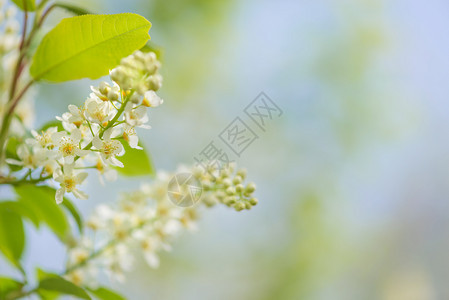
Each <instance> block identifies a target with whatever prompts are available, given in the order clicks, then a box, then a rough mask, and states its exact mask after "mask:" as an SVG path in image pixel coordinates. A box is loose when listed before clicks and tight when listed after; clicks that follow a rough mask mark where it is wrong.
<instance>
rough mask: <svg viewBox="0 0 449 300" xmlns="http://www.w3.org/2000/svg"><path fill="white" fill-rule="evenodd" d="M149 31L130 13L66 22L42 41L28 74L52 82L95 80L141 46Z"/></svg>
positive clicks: (139, 19)
mask: <svg viewBox="0 0 449 300" xmlns="http://www.w3.org/2000/svg"><path fill="white" fill-rule="evenodd" d="M150 27H151V23H150V22H149V21H148V20H146V19H145V18H144V17H142V16H139V15H137V14H132V13H124V14H116V15H83V16H77V17H72V18H66V19H64V20H62V21H61V22H60V23H59V24H58V25H56V27H55V28H53V29H52V30H51V31H50V32H49V33H47V35H46V36H45V37H44V38H43V40H42V42H41V44H40V45H39V47H38V49H37V50H36V53H35V55H34V57H33V62H32V64H31V68H30V73H31V75H32V76H33V77H34V78H35V79H46V80H49V81H53V82H62V81H67V80H75V79H81V78H85V77H89V78H91V79H96V78H99V77H101V76H103V75H106V74H108V72H109V70H110V69H112V68H113V67H115V66H117V65H118V64H119V62H120V59H121V58H123V57H125V56H127V55H130V54H132V53H133V52H134V51H135V50H138V49H140V48H141V47H142V46H143V45H145V43H146V42H147V41H148V40H149V38H150V36H149V35H148V30H149V29H150Z"/></svg>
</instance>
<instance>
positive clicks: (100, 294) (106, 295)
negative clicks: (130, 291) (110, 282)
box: [89, 287, 125, 300]
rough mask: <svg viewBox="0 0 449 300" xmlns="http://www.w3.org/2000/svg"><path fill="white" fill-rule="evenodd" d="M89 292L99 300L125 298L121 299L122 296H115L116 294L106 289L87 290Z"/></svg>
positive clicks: (119, 299)
mask: <svg viewBox="0 0 449 300" xmlns="http://www.w3.org/2000/svg"><path fill="white" fill-rule="evenodd" d="M89 292H90V293H91V294H93V295H94V296H95V298H97V299H99V300H125V297H123V296H122V295H120V294H117V293H116V292H114V291H111V290H110V289H107V288H105V287H99V288H97V289H89Z"/></svg>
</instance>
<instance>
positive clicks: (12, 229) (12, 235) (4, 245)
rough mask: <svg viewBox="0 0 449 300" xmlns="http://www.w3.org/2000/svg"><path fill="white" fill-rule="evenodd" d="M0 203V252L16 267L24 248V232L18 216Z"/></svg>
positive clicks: (18, 264)
mask: <svg viewBox="0 0 449 300" xmlns="http://www.w3.org/2000/svg"><path fill="white" fill-rule="evenodd" d="M2 203H3V202H1V203H0V251H1V252H2V253H3V254H4V255H5V257H6V258H7V259H8V260H9V261H10V262H11V263H12V264H13V265H15V266H16V267H19V269H20V268H21V267H20V263H19V260H20V258H21V257H22V253H23V249H24V248H25V232H24V229H23V222H22V218H21V217H20V215H19V214H18V213H17V212H16V211H15V210H13V209H11V208H10V207H8V205H1V204H2Z"/></svg>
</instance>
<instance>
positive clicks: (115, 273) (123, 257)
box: [105, 244, 133, 282]
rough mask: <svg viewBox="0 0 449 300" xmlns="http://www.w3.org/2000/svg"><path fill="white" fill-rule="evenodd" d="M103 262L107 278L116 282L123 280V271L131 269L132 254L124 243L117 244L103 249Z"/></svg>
mask: <svg viewBox="0 0 449 300" xmlns="http://www.w3.org/2000/svg"><path fill="white" fill-rule="evenodd" d="M105 263H106V267H107V269H106V273H107V275H108V276H109V278H110V279H111V280H117V281H118V282H124V281H125V275H124V272H126V271H129V270H130V269H131V267H132V263H133V256H132V254H131V253H130V251H129V249H128V248H127V247H126V246H125V245H123V244H119V245H117V246H115V247H113V248H110V249H109V250H108V251H105Z"/></svg>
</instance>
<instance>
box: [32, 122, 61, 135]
mask: <svg viewBox="0 0 449 300" xmlns="http://www.w3.org/2000/svg"><path fill="white" fill-rule="evenodd" d="M50 127H58V131H63V130H64V127H62V123H61V121H57V120H54V121H50V122H47V123H45V124H44V125H42V127H41V128H40V129H39V130H38V133H40V132H42V131H45V130H47V129H48V128H50Z"/></svg>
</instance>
